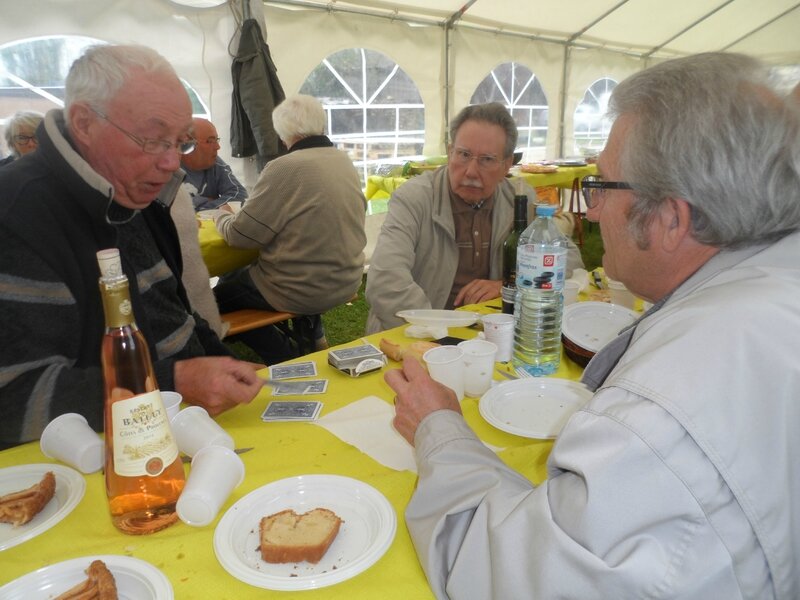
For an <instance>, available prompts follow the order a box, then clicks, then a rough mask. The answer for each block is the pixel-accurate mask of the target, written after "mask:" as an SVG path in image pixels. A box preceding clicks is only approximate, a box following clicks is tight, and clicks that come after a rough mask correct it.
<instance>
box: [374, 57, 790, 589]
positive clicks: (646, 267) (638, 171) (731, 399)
mask: <svg viewBox="0 0 800 600" xmlns="http://www.w3.org/2000/svg"><path fill="white" fill-rule="evenodd" d="M767 75H768V71H767V69H766V67H764V66H762V65H760V64H759V63H758V62H757V61H755V60H754V59H751V58H749V57H746V56H742V55H736V54H724V53H712V54H703V55H698V56H693V57H688V58H682V59H677V60H673V61H668V62H664V63H661V64H659V65H657V66H655V67H653V68H651V69H648V70H645V71H642V72H640V73H637V74H635V75H633V76H632V77H630V78H629V79H627V80H626V81H623V82H622V83H621V84H620V85H619V86H617V88H616V89H615V90H614V92H613V95H612V97H611V101H610V104H609V110H610V111H611V114H612V116H616V121H615V122H614V125H613V127H612V129H611V133H610V136H609V139H608V144H607V145H606V148H605V150H604V151H603V153H602V154H601V156H600V159H599V161H598V169H599V173H600V177H597V178H592V179H588V180H586V181H585V182H584V185H583V190H584V192H585V196H586V201H587V205H588V217H589V218H590V219H592V220H594V221H598V222H599V223H600V229H601V233H602V237H603V244H604V248H605V255H604V257H603V265H604V267H605V269H606V272H607V273H608V275H609V277H613V278H614V279H617V280H619V281H622V282H623V283H625V284H626V286H627V287H628V289H630V290H631V291H632V292H634V293H635V294H636V295H638V296H640V297H642V298H645V299H647V300H649V301H651V302H653V303H655V304H654V306H653V308H652V309H651V310H649V311H648V312H647V313H646V314H645V315H644V316H642V317H641V318H640V319H639V321H638V322H636V323H635V324H634V325H632V326H631V327H630V328H629V329H628V330H626V331H624V332H622V333H620V335H619V336H618V337H617V338H616V339H615V340H613V341H612V342H611V343H610V344H609V345H607V346H606V347H605V348H603V349H602V350H601V351H600V352H599V353H598V354H597V355H596V356H595V358H594V359H593V360H592V361H591V362H590V363H589V365H588V366H587V368H586V370H585V372H584V383H586V384H587V385H588V386H589V387H590V389H592V390H594V396H593V397H592V399H591V400H590V401H589V403H588V404H587V405H586V406H585V407H584V408H583V409H581V410H579V411H578V412H576V413H575V414H574V415H573V416H572V417H571V419H570V420H569V421H568V422H567V424H566V425H565V426H564V428H563V430H562V431H561V433H560V434H559V437H558V439H557V440H556V442H555V444H554V446H553V448H552V451H551V453H550V456H549V459H548V463H547V479H546V480H545V481H544V482H542V483H541V484H540V485H538V486H534V485H532V484H531V483H530V481H528V479H526V478H525V477H522V476H521V475H520V474H518V473H516V472H515V471H513V470H512V469H510V468H509V467H507V466H506V465H505V464H504V463H503V462H502V461H500V460H499V459H498V458H497V457H496V456H495V455H494V453H493V452H491V451H490V450H488V449H487V448H486V447H485V446H484V445H483V444H481V443H480V442H479V441H478V440H477V438H476V437H475V435H474V434H473V432H472V431H471V430H470V428H469V427H468V426H467V425H466V423H465V421H464V419H463V418H462V417H461V415H460V408H459V405H458V402H457V401H456V399H455V397H454V395H453V394H452V392H450V391H449V390H447V389H446V388H443V387H442V386H440V385H439V384H436V383H435V382H433V381H432V380H431V379H430V377H428V376H427V374H426V373H425V372H424V371H423V370H422V368H421V367H420V365H419V364H418V363H415V362H411V363H409V364H408V365H405V366H404V370H403V371H391V372H389V373H387V375H386V380H387V382H388V383H389V384H390V386H391V387H392V388H393V389H394V390H395V392H396V393H397V398H396V409H397V414H396V417H395V427H396V428H397V429H398V431H400V433H401V434H402V435H403V436H404V437H405V438H406V439H407V440H408V441H409V442H411V443H413V444H415V447H416V457H417V463H418V467H419V474H420V479H419V483H418V486H417V489H416V492H415V494H414V497H413V498H412V500H411V502H410V504H409V505H408V508H407V511H406V521H407V523H408V528H409V531H410V533H411V536H412V538H413V540H414V544H415V547H416V549H417V552H418V553H419V555H420V560H421V563H422V566H423V568H424V569H425V572H426V574H427V577H428V580H429V581H430V584H431V587H432V589H433V591H434V593H435V594H436V595H437V596H438V597H440V598H444V597H448V598H532V597H536V598H581V599H591V598H598V599H606V598H683V599H697V600H705V599H707V598H725V599H728V598H775V599H780V600H792V599H796V598H800V578H798V576H797V574H798V573H800V478H799V477H797V460H798V457H800V436H798V435H797V427H798V424H799V423H800V402H798V398H800V363H799V362H798V360H797V350H796V349H797V340H798V339H800V311H798V309H797V298H798V296H800V267H798V260H797V259H798V256H800V111H798V109H797V107H796V106H795V105H793V103H792V102H791V101H789V100H788V99H786V98H785V97H784V96H782V95H781V94H779V93H777V92H776V91H775V90H774V89H772V88H770V87H769V85H768V83H767V82H768V77H767ZM540 477H541V475H539V476H538V477H536V478H537V479H538V478H540Z"/></svg>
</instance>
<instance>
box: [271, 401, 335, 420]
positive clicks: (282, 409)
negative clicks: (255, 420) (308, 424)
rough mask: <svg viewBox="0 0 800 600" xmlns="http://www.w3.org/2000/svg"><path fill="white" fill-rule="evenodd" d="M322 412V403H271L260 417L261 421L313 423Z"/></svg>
mask: <svg viewBox="0 0 800 600" xmlns="http://www.w3.org/2000/svg"><path fill="white" fill-rule="evenodd" d="M320 410H322V402H298V401H293V400H280V401H273V402H270V403H269V404H268V405H267V409H266V410H265V411H264V413H263V414H262V415H261V420H263V421H313V420H314V419H316V418H317V416H318V415H319V413H320Z"/></svg>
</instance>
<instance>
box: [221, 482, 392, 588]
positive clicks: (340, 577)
mask: <svg viewBox="0 0 800 600" xmlns="http://www.w3.org/2000/svg"><path fill="white" fill-rule="evenodd" d="M301 485H303V486H304V491H305V492H308V490H309V489H313V487H314V486H315V485H316V486H324V485H328V486H339V487H341V488H342V492H343V493H345V494H348V495H353V494H355V492H356V490H357V491H358V493H359V494H361V495H362V496H363V497H364V498H365V499H366V500H367V501H368V502H369V503H370V505H371V508H372V509H373V510H375V511H377V513H378V514H379V516H380V518H381V519H382V521H386V523H385V525H384V527H382V528H381V529H380V531H379V532H378V535H377V536H376V537H375V538H374V539H373V540H372V542H371V545H370V547H369V548H368V549H367V551H366V552H364V553H363V554H362V555H361V556H358V557H356V558H355V559H354V560H352V561H351V562H349V563H347V564H345V565H344V566H340V567H338V568H337V569H336V570H331V571H328V572H326V573H321V574H318V575H308V576H295V577H278V576H274V575H270V574H268V573H262V572H258V571H255V570H253V569H251V568H249V567H248V565H246V564H245V563H244V562H243V561H242V560H241V559H239V557H238V556H237V555H236V550H235V549H234V548H233V547H232V545H231V540H230V537H231V535H232V534H233V530H234V528H236V527H239V526H240V522H244V521H245V520H246V519H248V517H249V511H252V510H253V507H254V506H256V505H259V506H261V505H262V502H263V499H264V498H265V497H272V496H276V495H277V496H278V497H280V495H281V494H282V492H283V491H284V490H287V489H288V490H291V489H294V488H297V487H298V486H301ZM291 507H292V503H291V502H288V501H287V502H285V503H283V502H279V503H278V504H277V505H276V506H275V509H276V510H283V509H284V508H291ZM327 508H330V509H331V510H334V512H335V507H333V506H327ZM269 512H274V511H273V509H272V508H270V509H269ZM259 514H261V515H266V514H268V513H267V512H265V511H263V510H261V511H260V512H259ZM345 526H346V522H345ZM252 528H255V530H257V529H258V521H257V520H254V521H252ZM396 531H397V515H396V514H395V511H394V508H393V507H392V505H391V503H390V502H389V500H388V499H387V498H386V496H384V495H383V494H382V493H381V492H379V491H378V490H377V489H375V488H374V487H372V486H371V485H369V484H367V483H365V482H363V481H361V480H359V479H354V478H352V477H345V476H343V475H298V476H295V477H287V478H285V479H280V480H278V481H274V482H272V483H268V484H266V485H263V486H261V487H260V488H257V489H255V490H253V491H252V492H250V493H248V494H247V495H245V496H244V497H242V498H240V499H239V500H238V501H237V502H236V503H235V504H233V506H231V507H230V508H229V509H228V510H227V511H226V512H225V514H224V515H223V516H222V518H221V519H220V521H219V523H218V524H217V527H216V529H215V531H214V553H215V554H216V556H217V560H218V561H219V563H220V564H221V565H222V567H223V568H224V569H225V570H226V571H227V572H228V573H229V574H230V575H232V576H233V577H235V578H236V579H238V580H239V581H242V582H244V583H247V584H249V585H253V586H255V587H260V588H263V589H269V590H276V591H300V590H312V589H319V588H322V587H327V586H330V585H334V584H336V583H340V582H342V581H346V580H347V579H350V578H351V577H355V576H356V575H358V574H359V573H362V572H363V571H365V570H366V569H368V568H369V567H371V566H372V565H373V564H375V563H376V562H377V561H378V560H379V559H380V558H381V557H382V556H383V555H384V554H385V553H386V551H387V550H388V549H389V547H390V546H391V545H392V542H393V541H394V537H395V533H396ZM342 533H343V531H340V533H339V535H340V536H341V535H342ZM334 543H335V542H334ZM290 564H291V563H290Z"/></svg>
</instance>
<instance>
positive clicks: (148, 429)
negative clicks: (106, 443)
mask: <svg viewBox="0 0 800 600" xmlns="http://www.w3.org/2000/svg"><path fill="white" fill-rule="evenodd" d="M111 417H112V423H113V438H112V439H113V441H114V472H115V473H117V475H121V476H124V477H140V476H142V475H149V476H151V477H152V476H156V475H159V474H161V472H162V471H163V470H164V469H165V468H167V467H168V466H169V465H171V464H172V463H173V462H174V461H175V459H176V458H177V457H178V445H177V444H176V443H175V438H174V437H173V436H172V430H171V429H170V426H169V420H168V419H167V411H166V410H165V409H164V403H163V402H162V400H161V393H160V392H159V391H158V390H155V391H152V392H148V393H146V394H139V395H138V396H133V397H132V398H128V399H126V400H118V401H116V402H114V403H113V404H112V405H111Z"/></svg>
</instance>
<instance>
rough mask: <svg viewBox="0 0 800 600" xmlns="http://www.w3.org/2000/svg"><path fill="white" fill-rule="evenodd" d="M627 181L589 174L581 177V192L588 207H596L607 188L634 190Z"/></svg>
mask: <svg viewBox="0 0 800 600" xmlns="http://www.w3.org/2000/svg"><path fill="white" fill-rule="evenodd" d="M632 189H633V188H632V187H631V185H630V184H629V183H627V182H625V181H604V180H603V178H602V177H597V176H596V175H587V176H586V177H584V178H583V179H581V193H582V194H583V201H584V202H586V206H587V208H594V207H595V206H597V204H598V203H599V202H600V200H602V198H603V197H604V194H605V193H606V190H632Z"/></svg>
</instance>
